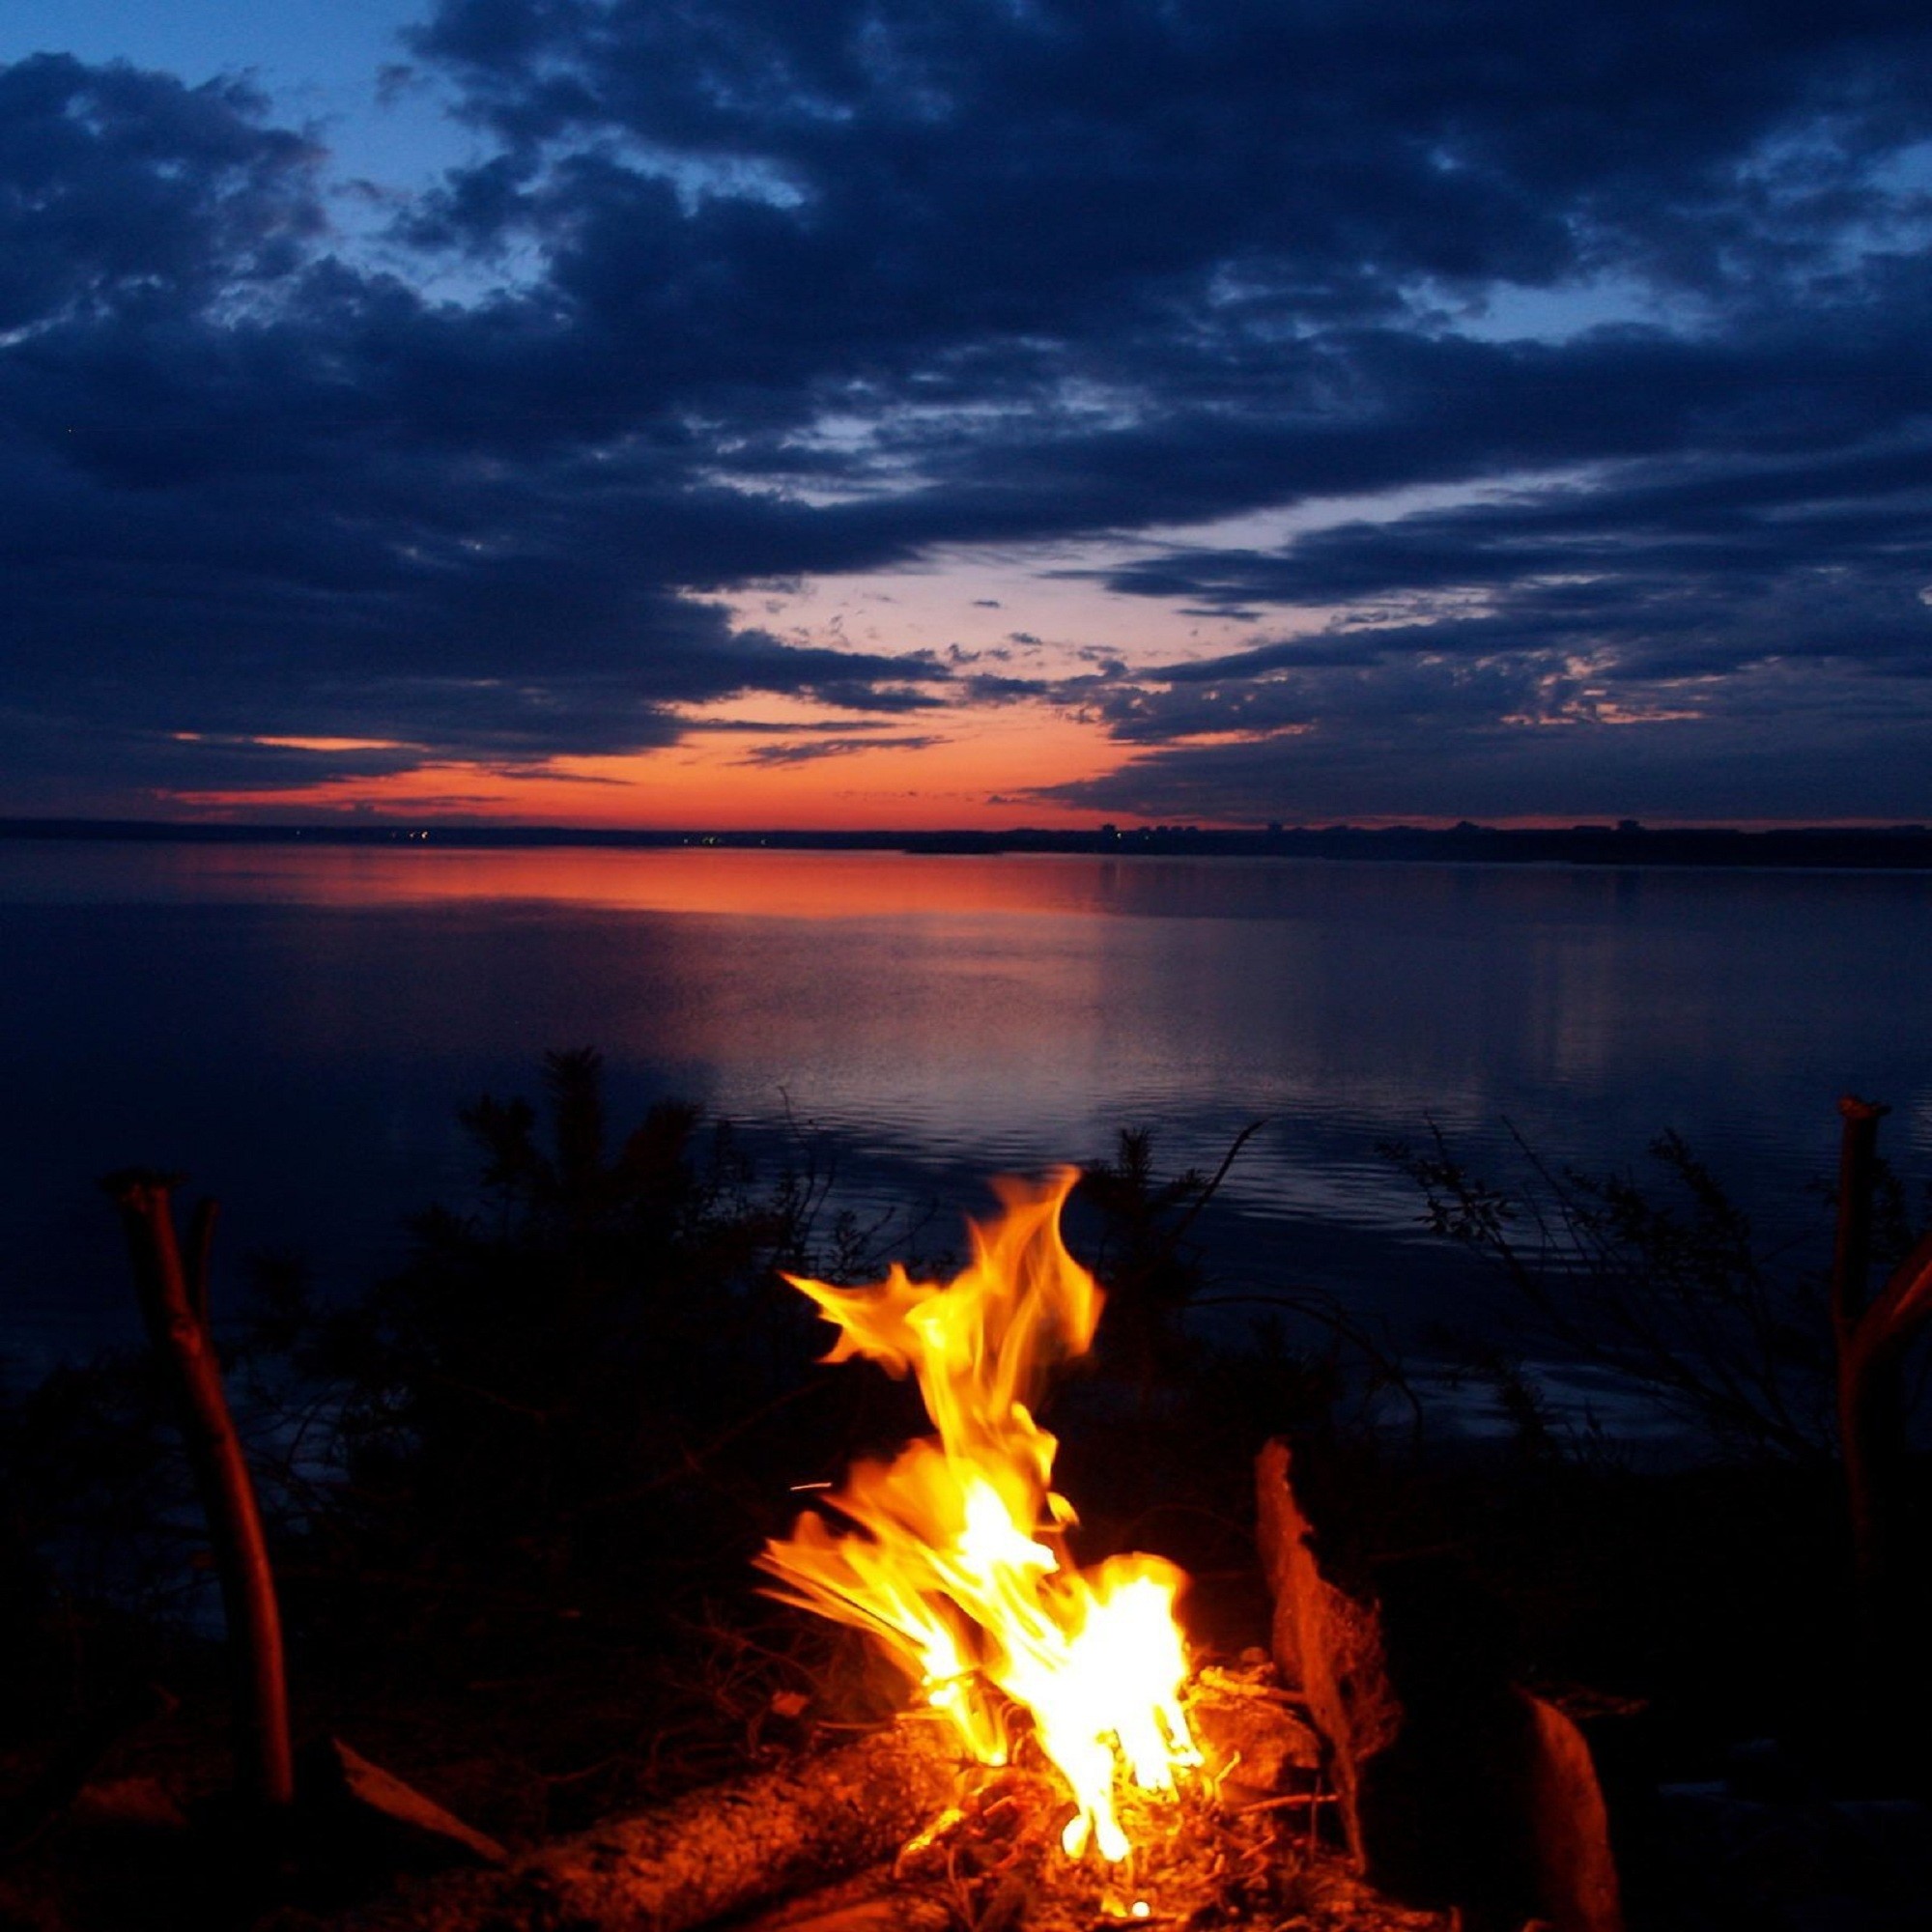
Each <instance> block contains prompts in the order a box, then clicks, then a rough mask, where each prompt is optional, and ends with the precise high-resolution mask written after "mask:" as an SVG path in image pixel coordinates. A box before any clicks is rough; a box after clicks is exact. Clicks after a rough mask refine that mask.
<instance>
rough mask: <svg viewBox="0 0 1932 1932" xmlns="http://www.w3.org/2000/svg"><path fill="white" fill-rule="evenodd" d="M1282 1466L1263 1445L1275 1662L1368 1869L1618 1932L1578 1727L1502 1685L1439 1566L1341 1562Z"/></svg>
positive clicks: (1458, 1587)
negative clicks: (1297, 1699)
mask: <svg viewBox="0 0 1932 1932" xmlns="http://www.w3.org/2000/svg"><path fill="white" fill-rule="evenodd" d="M1293 1473H1294V1472H1293V1458H1292V1455H1291V1452H1290V1450H1289V1446H1288V1444H1287V1443H1285V1442H1281V1441H1274V1442H1270V1443H1269V1444H1268V1445H1267V1447H1266V1448H1265V1449H1264V1450H1263V1451H1262V1455H1261V1460H1260V1463H1259V1465H1258V1468H1257V1477H1258V1501H1259V1519H1260V1520H1259V1533H1260V1539H1261V1547H1262V1558H1263V1562H1264V1566H1265V1568H1266V1571H1267V1576H1268V1582H1269V1586H1270V1588H1271V1589H1272V1590H1273V1592H1274V1600H1275V1607H1274V1630H1273V1642H1274V1652H1275V1658H1276V1661H1277V1662H1278V1663H1279V1664H1280V1665H1281V1668H1282V1671H1283V1674H1284V1675H1285V1676H1286V1677H1287V1678H1288V1679H1289V1680H1290V1681H1291V1682H1292V1683H1295V1684H1298V1685H1299V1686H1300V1687H1301V1689H1302V1690H1303V1691H1304V1693H1305V1694H1306V1696H1307V1698H1308V1705H1309V1713H1310V1716H1311V1717H1312V1718H1313V1719H1314V1722H1315V1724H1316V1727H1317V1728H1318V1729H1319V1730H1320V1731H1321V1734H1322V1736H1323V1737H1324V1738H1325V1739H1326V1741H1327V1744H1328V1747H1329V1751H1330V1759H1331V1763H1330V1770H1331V1774H1332V1776H1333V1777H1334V1781H1335V1785H1336V1790H1337V1793H1338V1795H1339V1797H1340V1799H1341V1809H1342V1816H1343V1822H1344V1825H1345V1827H1346V1830H1347V1832H1348V1836H1349V1844H1350V1850H1351V1851H1352V1852H1353V1853H1354V1855H1355V1857H1356V1858H1357V1860H1358V1861H1360V1863H1361V1865H1362V1868H1363V1870H1364V1871H1365V1873H1366V1874H1367V1876H1368V1877H1369V1878H1370V1879H1371V1880H1372V1881H1373V1882H1374V1883H1376V1884H1378V1885H1381V1886H1385V1887H1387V1888H1388V1889H1390V1890H1391V1891H1393V1892H1395V1893H1396V1894H1397V1895H1398V1896H1401V1897H1406V1898H1411V1899H1416V1900H1420V1901H1426V1902H1430V1903H1437V1904H1443V1905H1457V1906H1461V1907H1464V1908H1467V1909H1470V1910H1472V1911H1473V1912H1475V1913H1476V1914H1478V1915H1479V1916H1483V1917H1487V1918H1492V1919H1494V1920H1495V1921H1496V1922H1500V1923H1511V1924H1515V1923H1520V1922H1521V1920H1522V1919H1523V1918H1526V1917H1531V1916H1536V1917H1541V1918H1546V1919H1548V1921H1550V1922H1551V1923H1552V1924H1554V1925H1555V1926H1556V1927H1557V1928H1558V1932H1617V1928H1619V1927H1620V1926H1621V1923H1622V1916H1621V1908H1620V1904H1619V1898H1618V1885H1617V1874H1616V1866H1615V1863H1614V1861H1613V1860H1612V1858H1611V1854H1610V1843H1609V1831H1608V1817H1607V1813H1606V1811H1605V1804H1604V1798H1603V1792H1602V1790H1601V1788H1600V1786H1599V1784H1598V1780H1597V1775H1596V1770H1595V1767H1594V1765H1593V1763H1592V1761H1591V1756H1590V1749H1589V1746H1588V1745H1587V1743H1586V1742H1585V1741H1584V1739H1583V1736H1582V1734H1581V1732H1579V1731H1578V1730H1577V1726H1576V1725H1575V1724H1574V1723H1572V1722H1571V1720H1570V1719H1568V1718H1567V1717H1565V1716H1564V1715H1563V1713H1562V1712H1560V1711H1558V1710H1557V1709H1556V1708H1555V1706H1554V1705H1551V1704H1548V1703H1547V1702H1545V1701H1544V1700H1543V1699H1541V1698H1538V1697H1533V1696H1531V1695H1530V1694H1529V1693H1527V1692H1526V1691H1523V1690H1520V1689H1519V1688H1518V1687H1517V1686H1515V1685H1514V1684H1512V1683H1511V1682H1510V1681H1509V1676H1508V1670H1507V1662H1506V1660H1505V1658H1504V1656H1503V1655H1502V1652H1501V1648H1500V1646H1499V1645H1498V1644H1497V1642H1496V1640H1495V1636H1494V1624H1493V1619H1492V1618H1491V1617H1489V1616H1488V1615H1486V1614H1485V1609H1484V1605H1482V1603H1481V1601H1480V1599H1479V1598H1478V1597H1477V1596H1476V1595H1475V1593H1474V1592H1473V1590H1472V1588H1471V1586H1470V1585H1469V1583H1468V1582H1467V1580H1466V1578H1464V1577H1462V1576H1461V1575H1460V1574H1459V1573H1458V1571H1457V1570H1456V1569H1455V1567H1454V1566H1452V1565H1450V1564H1447V1563H1445V1562H1444V1561H1443V1560H1441V1559H1440V1558H1437V1557H1433V1556H1420V1557H1413V1558H1408V1559H1401V1560H1391V1561H1386V1562H1383V1563H1380V1564H1376V1565H1368V1564H1364V1563H1356V1564H1353V1565H1350V1564H1349V1563H1348V1561H1347V1559H1346V1557H1345V1556H1344V1555H1343V1553H1342V1552H1341V1551H1340V1550H1338V1548H1337V1544H1338V1542H1339V1541H1340V1539H1339V1538H1338V1537H1337V1535H1336V1534H1335V1528H1334V1525H1333V1524H1331V1523H1328V1522H1326V1521H1323V1520H1319V1519H1321V1517H1322V1515H1323V1512H1321V1510H1320V1509H1319V1508H1317V1507H1315V1506H1314V1504H1313V1502H1312V1498H1311V1496H1310V1495H1308V1494H1304V1493H1303V1492H1301V1491H1297V1489H1296V1487H1295V1485H1294V1481H1293Z"/></svg>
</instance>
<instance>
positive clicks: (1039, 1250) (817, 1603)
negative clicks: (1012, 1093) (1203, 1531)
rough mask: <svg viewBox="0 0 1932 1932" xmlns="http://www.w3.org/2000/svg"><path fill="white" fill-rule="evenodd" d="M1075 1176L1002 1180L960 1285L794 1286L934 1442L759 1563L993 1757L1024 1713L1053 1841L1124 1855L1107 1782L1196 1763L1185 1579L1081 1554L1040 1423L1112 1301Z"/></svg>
mask: <svg viewBox="0 0 1932 1932" xmlns="http://www.w3.org/2000/svg"><path fill="white" fill-rule="evenodd" d="M1078 1178H1079V1177H1078V1175H1077V1173H1076V1172H1075V1171H1074V1170H1072V1169H1070V1168H1069V1169H1065V1170H1063V1171H1062V1172H1061V1173H1060V1174H1059V1175H1057V1176H1056V1177H1055V1179H1053V1180H1052V1181H1051V1182H1050V1183H1049V1184H1047V1185H1045V1186H1043V1187H1034V1186H1031V1185H1028V1184H1026V1183H1024V1182H1019V1181H1011V1180H1009V1181H1002V1182H999V1183H997V1186H998V1191H999V1193H1000V1197H1001V1199H1002V1201H1003V1202H1004V1204H1005V1207H1006V1213H1005V1215H1004V1217H1003V1218H1002V1219H1001V1220H1000V1221H998V1222H997V1223H995V1224H993V1225H991V1226H988V1227H980V1226H979V1225H977V1224H974V1225H973V1226H972V1230H971V1232H972V1236H973V1251H974V1259H973V1263H972V1265H971V1266H969V1267H968V1268H967V1269H966V1270H965V1272H964V1273H963V1274H961V1275H960V1276H959V1277H958V1278H957V1279H956V1280H954V1281H953V1282H952V1283H950V1284H944V1283H939V1282H916V1281H913V1280H912V1279H911V1278H910V1277H909V1276H908V1275H907V1274H906V1272H905V1270H904V1269H903V1268H902V1267H898V1266H896V1265H895V1267H894V1269H893V1271H892V1273H891V1274H890V1275H889V1276H888V1277H887V1279H886V1280H885V1281H883V1282H881V1283H879V1284H878V1285H876V1286H875V1287H872V1288H867V1289H856V1290H848V1289H839V1288H834V1287H831V1286H829V1285H827V1284H826V1283H824V1282H817V1281H804V1280H799V1279H797V1278H796V1277H787V1279H789V1280H791V1281H792V1285H793V1286H794V1287H796V1288H798V1289H799V1290H800V1291H802V1292H803V1293H806V1294H808V1295H810V1297H811V1299H812V1300H813V1301H815V1302H816V1303H817V1304H818V1307H819V1310H820V1312H821V1313H822V1314H823V1315H824V1316H825V1318H826V1319H827V1320H828V1321H832V1322H834V1323H835V1324H836V1325H837V1326H838V1331H839V1334H838V1343H837V1344H836V1346H835V1347H834V1348H833V1350H832V1352H831V1353H830V1354H829V1355H828V1356H827V1357H826V1358H825V1359H826V1360H827V1361H832V1362H838V1361H846V1360H849V1359H850V1358H851V1357H853V1356H855V1355H864V1356H867V1357H868V1358H869V1359H871V1360H873V1361H875V1362H877V1363H879V1364H880V1366H881V1367H883V1368H884V1369H885V1370H886V1371H887V1372H888V1373H889V1374H892V1375H895V1376H904V1375H907V1374H910V1375H911V1376H912V1377H913V1378H915V1379H916V1380H917V1382H918V1384H919V1389H920V1394H921V1396H922V1398H923V1401H924V1404H925V1410H926V1414H927V1415H928V1416H929V1417H930V1418H931V1420H932V1423H933V1426H934V1428H935V1430H936V1431H937V1432H938V1433H937V1435H932V1436H925V1437H921V1438H919V1439H917V1440H915V1441H912V1442H909V1443H908V1444H907V1445H906V1446H905V1447H904V1448H903V1449H902V1450H901V1451H900V1452H899V1454H898V1455H897V1456H896V1457H895V1459H894V1460H893V1461H892V1462H891V1463H858V1464H856V1465H855V1466H854V1467H853V1468H852V1470H851V1471H850V1472H849V1474H848V1475H847V1477H846V1480H845V1483H844V1485H843V1487H842V1488H840V1489H838V1491H836V1492H833V1493H832V1494H830V1495H828V1496H827V1497H826V1498H825V1500H826V1502H827V1504H829V1506H830V1507H831V1508H833V1509H835V1510H837V1511H838V1514H839V1515H840V1516H842V1517H843V1518H844V1519H845V1520H846V1523H847V1524H848V1525H849V1527H838V1528H835V1527H834V1526H832V1525H831V1524H830V1523H828V1522H827V1521H826V1520H825V1519H824V1518H823V1517H821V1516H818V1515H816V1514H813V1513H810V1512H808V1513H807V1514H806V1515H804V1516H802V1517H800V1519H799V1520H798V1522H797V1524H796V1525H795V1527H794V1529H793V1533H792V1536H791V1538H790V1540H789V1541H786V1542H774V1543H772V1544H770V1545H768V1546H767V1548H765V1550H764V1552H763V1554H762V1555H761V1556H760V1557H759V1559H758V1561H759V1563H760V1565H761V1567H763V1568H764V1569H766V1570H768V1571H770V1572H771V1573H772V1574H773V1575H774V1576H776V1577H779V1578H780V1579H781V1582H782V1584H783V1586H784V1587H783V1588H782V1589H781V1591H779V1592H777V1593H776V1594H779V1595H781V1596H782V1597H784V1598H785V1599H786V1600H787V1601H789V1602H792V1603H796V1604H799V1605H804V1606H805V1607H806V1608H809V1609H813V1610H817V1611H820V1612H822V1613H823V1614H825V1615H826V1616H830V1617H835V1618H838V1620H840V1621H841V1622H844V1623H849V1624H854V1625H857V1626H858V1627H859V1628H860V1629H862V1630H865V1631H867V1632H869V1633H870V1634H872V1635H873V1636H874V1637H875V1638H876V1639H878V1641H879V1642H880V1643H881V1644H883V1645H884V1647H885V1648H886V1649H887V1650H888V1652H889V1653H890V1654H891V1655H892V1656H893V1657H894V1658H895V1660H896V1661H897V1662H899V1663H900V1664H901V1665H902V1666H903V1667H904V1668H905V1669H906V1670H907V1671H908V1672H909V1674H910V1675H911V1676H912V1678H913V1681H914V1682H915V1684H916V1685H917V1686H918V1687H919V1694H920V1696H921V1698H922V1699H923V1702H924V1703H925V1704H926V1705H927V1706H928V1707H930V1708H931V1709H932V1710H934V1711H936V1712H938V1713H940V1714H941V1715H942V1716H943V1717H944V1718H945V1719H947V1720H948V1721H949V1722H950V1723H951V1725H952V1728H953V1729H954V1730H955V1731H956V1733H957V1735H958V1737H959V1739H960V1741H961V1742H962V1743H963V1745H964V1746H965V1747H966V1748H967V1750H968V1751H969V1752H970V1753H971V1754H972V1755H973V1756H974V1757H976V1758H978V1759H979V1760H980V1762H981V1763H982V1764H988V1765H1001V1764H1005V1763H1007V1762H1008V1759H1009V1754H1010V1748H1011V1743H1012V1738H1011V1734H1010V1732H1009V1715H1010V1710H1011V1707H1012V1706H1013V1705H1017V1706H1019V1707H1020V1708H1022V1709H1023V1710H1025V1711H1026V1712H1027V1713H1028V1714H1029V1716H1030V1718H1031V1721H1032V1725H1033V1728H1034V1731H1035V1734H1036V1735H1037V1738H1038V1740H1039V1744H1040V1747H1041V1748H1042V1749H1043V1750H1044V1752H1045V1753H1046V1755H1047V1757H1048V1758H1049V1759H1050V1760H1051V1761H1052V1763H1053V1764H1054V1766H1055V1767H1056V1768H1057V1769H1058V1771H1059V1773H1060V1775H1061V1776H1062V1777H1063V1778H1064V1779H1065V1783H1066V1785H1067V1787H1068V1789H1069V1790H1070V1792H1071V1794H1072V1797H1073V1801H1074V1804H1075V1807H1076V1809H1075V1811H1074V1814H1073V1816H1072V1818H1071V1819H1070V1820H1069V1821H1068V1823H1067V1825H1066V1828H1065V1832H1064V1833H1063V1834H1062V1839H1061V1842H1062V1845H1063V1846H1064V1848H1065V1850H1066V1852H1068V1853H1069V1854H1070V1855H1073V1856H1076V1857H1077V1856H1079V1855H1080V1854H1081V1853H1083V1852H1084V1851H1086V1849H1087V1848H1088V1846H1089V1845H1090V1844H1091V1845H1092V1846H1094V1848H1095V1849H1097V1850H1098V1851H1099V1853H1100V1854H1101V1856H1102V1857H1103V1858H1106V1859H1108V1860H1120V1859H1122V1858H1124V1857H1125V1856H1126V1855H1127V1853H1128V1851H1129V1849H1130V1847H1131V1840H1130V1836H1129V1833H1128V1832H1127V1830H1126V1829H1125V1827H1124V1825H1123V1823H1122V1816H1123V1807H1122V1805H1120V1804H1117V1802H1116V1787H1117V1784H1118V1783H1119V1782H1120V1781H1121V1780H1122V1779H1124V1780H1126V1781H1127V1782H1129V1783H1131V1784H1132V1785H1134V1786H1137V1787H1139V1788H1140V1789H1141V1790H1143V1791H1150V1792H1157V1793H1170V1794H1171V1793H1173V1792H1174V1791H1175V1789H1176V1779H1177V1775H1178V1774H1179V1772H1181V1771H1183V1770H1186V1769H1188V1768H1191V1767H1193V1766H1196V1765H1198V1764H1199V1763H1200V1754H1199V1752H1198V1751H1197V1750H1196V1748H1195V1745H1194V1741H1193V1738H1192V1737H1191V1736H1190V1734H1189V1731H1188V1725H1187V1719H1186V1717H1185V1715H1184V1714H1183V1712H1182V1710H1181V1705H1180V1693H1181V1688H1182V1686H1183V1684H1184V1683H1185V1681H1186V1677H1187V1660H1186V1656H1185V1652H1184V1648H1183V1644H1182V1640H1181V1634H1180V1631H1179V1627H1178V1626H1177V1625H1176V1623H1175V1620H1174V1613H1173V1612H1174V1600H1175V1597H1176V1595H1177V1593H1178V1592H1179V1588H1180V1586H1181V1585H1182V1583H1183V1582H1184V1581H1185V1578H1184V1577H1182V1576H1181V1574H1180V1572H1179V1570H1177V1569H1175V1568H1174V1566H1173V1565H1171V1564H1169V1563H1166V1562H1164V1561H1163V1560H1162V1559H1160V1558H1158V1557H1153V1556H1141V1555H1129V1556H1116V1557H1110V1558H1109V1559H1108V1560H1107V1561H1106V1562H1105V1563H1102V1564H1100V1565H1099V1566H1097V1567H1096V1568H1095V1569H1094V1570H1091V1571H1082V1570H1079V1569H1076V1568H1075V1567H1074V1566H1073V1565H1072V1563H1071V1561H1070V1560H1069V1558H1068V1555H1067V1551H1066V1546H1065V1537H1066V1532H1067V1530H1068V1529H1069V1528H1071V1526H1072V1525H1073V1523H1074V1522H1075V1520H1076V1519H1075V1517H1074V1513H1073V1510H1072V1508H1071V1506H1070V1505H1069V1504H1068V1503H1067V1501H1066V1499H1065V1497H1064V1496H1061V1495H1058V1494H1056V1493H1055V1492H1054V1491H1053V1489H1052V1487H1051V1483H1052V1474H1053V1459H1054V1452H1055V1449H1056V1448H1057V1446H1058V1445H1057V1444H1056V1442H1055V1440H1054V1437H1053V1436H1052V1435H1049V1434H1047V1432H1046V1431H1045V1430H1043V1429H1041V1428H1040V1427H1039V1425H1038V1424H1037V1422H1036V1421H1035V1420H1034V1407H1035V1406H1036V1404H1037V1401H1038V1399H1039V1394H1040V1390H1041V1386H1042V1384H1043V1382H1044V1379H1045V1376H1046V1372H1047V1371H1048V1370H1049V1369H1050V1368H1051V1367H1052V1366H1053V1364H1054V1363H1055V1362H1056V1361H1058V1360H1064V1359H1066V1358H1068V1357H1071V1356H1075V1355H1080V1354H1083V1353H1085V1351H1086V1350H1087V1349H1088V1348H1089V1347H1090V1346H1091V1345H1092V1342H1093V1339H1094V1328H1095V1325H1096V1323H1097V1322H1098V1321H1099V1316H1100V1309H1101V1304H1102V1301H1103V1298H1104V1297H1103V1296H1102V1294H1101V1292H1100V1290H1099V1288H1098V1286H1097V1285H1096V1284H1095V1282H1094V1277H1093V1276H1092V1275H1091V1274H1090V1273H1088V1271H1087V1270H1086V1269H1085V1268H1083V1267H1082V1266H1081V1265H1080V1264H1079V1263H1078V1262H1076V1261H1075V1260H1074V1259H1073V1257H1072V1256H1071V1255H1069V1254H1068V1253H1067V1251H1066V1248H1065V1243H1064V1242H1063V1241H1062V1239H1061V1234H1060V1214H1061V1209H1062V1208H1063V1206H1064V1205H1065V1200H1066V1196H1067V1194H1068V1192H1069V1191H1070V1190H1071V1188H1072V1186H1073V1183H1074V1181H1075V1180H1076V1179H1078ZM1144 1808H1145V1807H1143V1806H1138V1805H1137V1806H1135V1807H1134V1810H1135V1812H1136V1813H1139V1812H1141V1811H1142V1810H1144Z"/></svg>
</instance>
